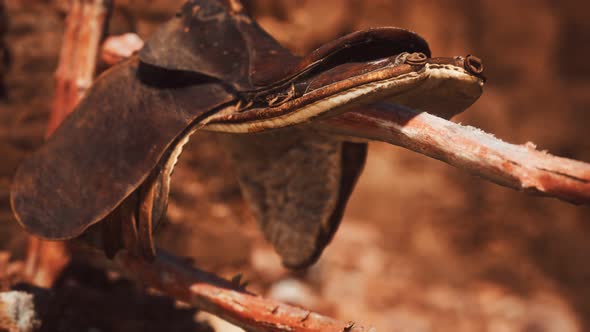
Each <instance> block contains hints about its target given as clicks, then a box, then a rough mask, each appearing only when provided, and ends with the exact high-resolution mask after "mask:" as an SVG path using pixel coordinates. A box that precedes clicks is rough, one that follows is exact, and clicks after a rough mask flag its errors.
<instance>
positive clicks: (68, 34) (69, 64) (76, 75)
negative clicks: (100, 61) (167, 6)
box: [47, 0, 108, 136]
mask: <svg viewBox="0 0 590 332" xmlns="http://www.w3.org/2000/svg"><path fill="white" fill-rule="evenodd" d="M107 12H108V1H106V0H74V1H72V2H71V8H70V11H69V12H68V16H67V18H66V27H65V32H64V39H63V43H62V47H61V51H60V55H59V64H58V67H57V70H56V72H55V81H56V82H55V98H54V104H53V108H52V111H51V116H50V119H49V124H48V126H47V136H49V135H51V133H53V131H54V130H55V129H56V128H57V127H58V126H59V124H60V123H61V121H62V120H63V119H64V118H65V116H66V115H68V114H69V113H70V112H71V111H72V110H73V109H74V106H76V104H77V103H78V100H80V98H82V96H83V95H84V93H85V92H86V90H87V89H88V88H89V87H90V85H91V84H92V81H93V77H94V72H95V69H96V61H97V57H98V53H99V45H100V41H101V39H102V36H103V33H104V26H105V18H106V16H107Z"/></svg>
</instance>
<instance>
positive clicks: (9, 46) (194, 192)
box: [0, 0, 590, 332]
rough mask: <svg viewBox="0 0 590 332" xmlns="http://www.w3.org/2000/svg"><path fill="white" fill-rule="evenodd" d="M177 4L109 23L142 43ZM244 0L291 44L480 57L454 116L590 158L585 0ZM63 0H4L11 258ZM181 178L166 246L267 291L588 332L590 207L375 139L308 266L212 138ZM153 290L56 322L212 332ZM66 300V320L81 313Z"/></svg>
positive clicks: (411, 318)
mask: <svg viewBox="0 0 590 332" xmlns="http://www.w3.org/2000/svg"><path fill="white" fill-rule="evenodd" d="M1 3H2V1H1V0H0V4H1ZM182 3H183V1H182V0H173V1H167V0H115V10H114V13H113V16H112V18H111V24H110V27H109V33H110V34H120V33H124V32H130V31H131V32H136V33H138V34H139V35H140V36H141V37H143V38H146V37H148V36H149V35H150V33H151V32H152V31H154V29H155V28H157V26H158V25H159V24H161V23H162V22H164V21H165V20H166V19H168V18H169V17H171V16H173V15H174V13H175V12H176V10H177V9H178V8H179V7H180V5H181V4H182ZM244 4H245V5H246V6H247V7H248V10H249V11H250V12H251V13H252V15H253V16H254V17H255V18H256V19H257V20H258V21H259V23H260V24H261V25H262V26H263V27H264V28H265V29H266V30H267V31H268V32H269V33H270V34H272V35H273V36H274V37H275V38H277V39H278V40H279V41H281V42H282V43H283V44H284V45H286V46H287V47H289V48H290V49H291V50H293V51H294V52H295V53H297V54H305V53H307V52H309V51H311V50H313V49H314V48H315V47H317V46H319V45H321V44H322V43H324V42H326V41H329V40H331V39H334V38H336V37H338V36H341V35H343V34H345V33H348V32H352V31H355V30H359V29H364V28H368V27H377V26H399V27H404V28H407V29H411V30H414V31H416V32H418V33H419V34H421V35H422V36H423V37H424V38H425V39H426V40H428V41H429V43H430V46H431V49H432V51H433V55H435V56H453V55H463V56H464V55H467V54H474V55H477V56H478V57H480V58H481V59H482V60H483V61H484V65H485V67H486V76H487V78H488V82H487V84H486V86H485V92H484V94H483V96H482V97H481V99H480V100H479V101H478V102H477V103H476V104H475V105H474V106H473V107H471V108H470V109H469V110H467V111H466V112H465V113H464V114H462V115H460V116H458V117H456V118H455V119H454V121H457V122H461V123H464V124H469V125H472V126H476V127H479V128H481V129H483V130H485V131H487V132H490V133H493V134H495V135H496V136H497V137H500V138H502V139H504V140H506V141H508V142H512V143H518V144H523V143H526V142H527V141H532V142H534V143H535V144H537V145H538V146H539V147H540V149H545V150H548V151H550V152H552V153H554V154H556V155H559V156H564V157H568V158H573V159H578V160H582V161H586V162H590V133H589V130H590V43H589V42H588V41H590V8H589V7H590V6H588V4H586V3H584V2H582V1H560V2H555V1H539V0H534V1H533V0H524V1H518V2H516V1H507V0H502V1H491V0H480V1H472V0H442V1H434V0H431V1H427V0H418V1H394V0H322V1H319V0H251V1H244ZM67 8H68V1H65V0H5V1H4V7H3V10H0V11H3V15H2V16H0V38H2V39H3V44H1V43H0V79H1V80H3V84H0V250H3V251H6V252H11V253H12V257H13V259H19V258H22V257H23V253H24V249H25V247H26V244H25V234H24V232H23V231H22V230H21V229H20V228H19V226H18V225H17V224H16V222H15V221H14V219H13V217H12V214H11V212H10V206H9V196H8V192H9V185H10V181H11V177H12V175H13V173H14V171H15V169H16V167H17V165H18V163H19V161H20V160H22V158H24V157H25V156H26V155H27V154H28V153H30V152H31V151H33V150H34V149H35V148H36V147H38V146H39V145H40V144H41V143H42V141H43V134H44V130H45V125H46V122H47V118H48V112H49V110H50V108H51V102H52V97H53V92H54V79H53V77H54V76H53V73H54V71H55V69H56V65H57V60H58V55H59V49H60V44H61V39H62V35H63V28H64V18H65V15H66V12H67ZM172 181H173V192H172V197H171V201H170V205H169V208H168V216H167V219H168V222H167V223H166V224H165V225H164V226H163V227H162V229H161V231H160V232H159V234H158V237H159V239H158V243H159V245H160V246H162V247H165V248H168V249H170V250H172V251H174V252H175V253H177V254H179V255H183V256H192V257H194V258H195V262H196V264H197V265H198V266H200V267H202V268H204V269H208V270H211V271H214V272H216V273H219V274H220V275H222V276H225V277H231V276H232V275H234V274H235V273H237V272H241V273H243V274H244V275H245V277H246V279H248V280H250V283H251V286H250V289H251V290H252V291H255V292H257V293H260V294H263V295H265V296H269V297H274V298H278V299H280V300H283V301H286V302H290V303H294V304H298V305H302V306H305V307H308V308H310V309H312V310H315V311H319V312H321V313H324V314H327V315H331V316H334V317H337V318H339V319H341V320H345V321H358V322H362V323H363V324H366V325H371V326H374V327H376V328H377V330H378V331H386V332H389V331H523V332H541V331H559V332H570V331H572V332H574V331H590V241H589V238H590V208H589V207H583V206H573V205H570V204H567V203H563V202H560V201H557V200H554V199H548V198H541V197H533V196H528V195H526V194H524V193H519V192H515V191H512V190H509V189H505V188H502V187H499V186H497V185H494V184H491V183H489V182H486V181H484V180H481V179H479V178H476V177H473V176H471V175H469V174H467V173H465V172H463V171H461V170H458V169H455V168H453V167H451V166H448V165H446V164H444V163H441V162H439V161H436V160H432V159H429V158H427V157H424V156H421V155H419V154H416V153H413V152H411V151H407V150H404V149H401V148H398V147H393V146H389V145H385V144H371V146H370V151H369V158H368V162H367V165H366V167H365V170H364V173H363V175H362V176H361V179H360V182H359V184H358V185H357V188H356V191H355V192H354V194H353V195H352V198H351V200H350V203H349V205H348V208H347V210H346V214H345V217H344V219H343V221H342V224H341V227H340V230H339V231H338V233H337V234H336V237H335V239H334V240H333V242H332V244H331V245H330V246H329V247H328V249H327V250H326V251H325V253H324V255H323V257H322V258H321V260H320V261H319V262H318V263H317V264H316V265H315V266H314V267H313V268H311V269H310V270H309V271H307V272H305V273H304V272H298V273H292V272H289V271H287V270H284V269H283V268H282V267H281V266H280V261H279V259H278V257H277V256H276V255H275V254H274V252H273V251H272V248H270V246H269V245H267V244H266V243H265V241H264V240H263V239H262V236H261V234H260V233H259V232H258V230H257V228H256V224H255V221H254V220H253V219H252V217H251V216H250V214H249V212H248V210H247V209H246V207H245V206H244V204H243V203H242V202H241V198H240V193H239V189H238V188H237V186H236V183H235V180H234V178H233V173H232V170H231V165H230V164H229V163H228V161H226V160H225V157H224V155H223V154H221V153H220V151H219V148H218V147H217V145H216V144H215V141H214V140H213V139H211V137H208V136H207V135H206V134H197V135H195V136H194V137H193V139H192V140H191V143H190V144H189V146H188V148H187V149H186V151H185V152H184V153H183V155H182V156H181V161H180V163H179V165H178V166H177V168H176V170H175V175H174V177H173V180H172ZM62 287H66V288H67V287H79V285H78V286H75V285H72V283H69V284H68V283H66V284H64V285H63V286H62ZM93 287H96V289H98V291H97V294H96V297H92V298H91V299H90V300H87V301H89V302H88V305H89V306H95V305H97V303H99V302H98V301H99V300H100V301H103V300H104V301H106V302H109V301H113V297H115V296H120V294H121V287H122V286H121V285H118V284H117V286H109V284H108V283H107V282H104V283H101V284H100V285H99V286H97V285H94V286H93ZM117 287H118V288H117ZM115 288H116V289H115ZM132 291H133V290H128V291H126V292H131V293H132ZM74 293H75V291H74ZM125 294H127V293H125ZM109 299H110V300H109ZM93 301H94V302H93ZM126 301H128V302H126ZM150 301H151V300H149V299H148V300H146V299H143V300H134V298H133V296H131V295H129V296H127V295H126V296H125V297H122V298H121V299H119V300H117V301H116V302H118V303H119V305H120V306H124V307H126V308H130V307H134V308H136V309H129V310H137V312H135V313H133V314H129V315H128V316H126V314H125V313H124V311H125V310H121V311H120V312H118V313H117V314H116V315H115V316H116V317H117V318H116V319H119V320H118V321H117V320H116V319H115V318H112V317H111V318H109V319H104V317H103V319H101V318H100V317H99V316H98V314H96V311H93V310H98V311H100V310H105V311H108V308H106V306H104V305H103V306H102V307H100V308H98V309H96V308H95V309H91V308H86V309H83V310H87V311H88V313H89V315H90V316H91V317H92V319H89V320H81V319H77V320H76V319H71V321H70V322H68V323H55V324H57V325H55V326H61V327H60V328H56V329H55V330H56V331H57V330H62V331H82V330H84V331H86V330H87V331H90V329H91V328H95V329H98V331H136V330H137V331H158V330H176V331H197V330H198V331H201V330H203V331H205V330H206V329H203V327H202V326H201V325H198V324H196V323H195V324H193V323H191V322H192V314H193V312H192V311H189V310H187V309H186V308H174V307H173V305H172V304H171V303H168V302H166V303H165V304H162V303H160V304H158V305H162V306H163V307H166V308H167V309H166V310H167V311H166V310H163V309H158V308H160V307H158V305H156V304H153V303H151V302H150ZM106 302H105V303H106ZM101 303H102V302H101ZM56 305H57V304H56ZM59 305H61V306H63V307H64V308H67V307H68V303H67V301H65V302H64V303H60V304H59ZM70 305H71V304H70ZM154 308H155V309H154ZM64 310H65V309H64ZM68 310H70V311H64V312H65V314H64V315H65V316H64V317H66V318H67V317H69V316H68V315H70V316H72V317H73V315H74V312H75V310H74V309H68ZM72 310H74V311H72ZM78 310H82V309H78ZM153 311H156V312H157V314H146V313H148V312H153ZM68 312H69V314H68ZM141 313H143V315H142V314H141ZM174 315H176V316H174ZM95 316H97V317H95ZM113 317H114V316H113ZM171 317H172V318H171ZM174 317H176V318H174ZM64 319H65V318H64ZM150 320H153V322H152V321H150ZM121 321H125V322H127V323H126V324H127V325H125V324H122V323H121ZM163 321H168V325H161V324H163V323H162V322H163ZM116 322H118V323H116ZM157 322H159V323H157ZM59 324H62V325H59ZM64 324H65V325H64ZM68 324H69V325H68ZM88 324H91V325H88ZM92 324H93V325H92ZM159 324H160V325H159ZM223 329H226V330H227V331H230V330H229V328H228V327H225V328H223V327H221V328H218V331H223ZM94 331H96V330H94Z"/></svg>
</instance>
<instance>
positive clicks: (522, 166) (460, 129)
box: [317, 103, 590, 204]
mask: <svg viewBox="0 0 590 332" xmlns="http://www.w3.org/2000/svg"><path fill="white" fill-rule="evenodd" d="M317 127H318V128H319V129H321V130H326V131H330V132H333V133H336V134H340V135H345V136H354V137H362V138H368V139H371V140H377V141H383V142H387V143H390V144H393V145H398V146H401V147H404V148H407V149H409V150H412V151H415V152H418V153H421V154H424V155H427V156H429V157H431V158H435V159H438V160H441V161H444V162H446V163H448V164H450V165H453V166H455V167H457V168H460V169H463V170H465V171H468V172H470V173H472V174H474V175H477V176H480V177H482V178H484V179H487V180H490V181H492V182H495V183H497V184H499V185H502V186H506V187H509V188H512V189H516V190H521V191H525V192H528V193H533V194H540V195H544V196H550V197H555V198H558V199H561V200H564V201H567V202H570V203H574V204H590V164H587V163H583V162H581V161H576V160H572V159H567V158H561V157H556V156H553V155H551V154H549V153H547V152H545V151H539V150H537V149H536V147H535V145H534V144H532V143H527V144H525V145H514V144H509V143H506V142H503V141H502V140H500V139H498V138H496V137H494V136H493V135H490V134H487V133H485V132H483V131H481V130H480V129H477V128H474V127H470V126H462V125H459V124H456V123H453V122H450V121H447V120H444V119H441V118H439V117H436V116H434V115H431V114H428V113H420V112H417V111H415V110H412V109H409V108H407V107H403V106H399V105H392V104H385V103H384V104H375V105H371V106H367V107H366V108H364V109H363V110H362V111H355V112H348V113H345V114H342V115H339V116H337V117H334V118H330V119H326V120H323V121H322V122H321V123H320V124H318V125H317Z"/></svg>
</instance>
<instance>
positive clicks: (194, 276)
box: [115, 250, 374, 332]
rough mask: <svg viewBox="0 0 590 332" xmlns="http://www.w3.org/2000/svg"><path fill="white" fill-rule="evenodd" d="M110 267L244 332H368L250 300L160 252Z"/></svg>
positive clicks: (121, 258) (124, 258) (231, 285)
mask: <svg viewBox="0 0 590 332" xmlns="http://www.w3.org/2000/svg"><path fill="white" fill-rule="evenodd" d="M115 261H116V263H117V264H118V266H119V267H120V268H121V269H122V270H123V271H124V272H127V273H131V277H132V278H134V279H138V280H140V281H142V282H144V283H146V284H148V285H150V286H152V287H154V288H156V289H159V290H161V291H162V292H164V293H166V294H167V295H170V296H173V297H174V298H176V299H178V300H181V301H184V302H187V303H190V304H192V305H194V306H196V307H198V308H200V309H202V310H204V311H207V312H210V313H212V314H214V315H216V316H219V317H221V318H223V319H225V320H227V321H229V322H231V323H233V324H235V325H237V326H240V327H242V328H244V329H246V330H248V331H301V332H304V331H305V332H312V331H318V332H319V331H324V332H348V331H350V332H353V331H354V332H363V331H374V329H371V328H366V327H362V326H360V325H356V324H354V323H345V322H340V321H337V320H335V319H332V318H329V317H326V316H322V315H320V314H317V313H314V312H311V311H309V310H306V309H303V308H298V307H294V306H291V305H287V304H283V303H280V302H277V301H274V300H270V299H265V298H263V297H260V296H256V295H253V294H251V293H249V292H246V291H244V290H243V287H242V286H241V285H240V282H239V280H234V281H227V280H225V279H222V278H220V277H218V276H216V275H214V274H211V273H207V272H204V271H201V270H198V269H196V268H193V267H190V265H189V264H188V263H187V261H186V260H181V259H179V258H177V257H175V256H173V255H170V254H168V253H166V252H164V251H162V250H158V254H157V256H156V259H155V261H154V262H146V261H144V260H143V259H141V258H136V257H134V256H131V255H129V254H127V253H126V252H121V253H119V254H118V255H117V258H116V260H115Z"/></svg>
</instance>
